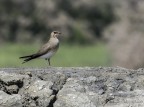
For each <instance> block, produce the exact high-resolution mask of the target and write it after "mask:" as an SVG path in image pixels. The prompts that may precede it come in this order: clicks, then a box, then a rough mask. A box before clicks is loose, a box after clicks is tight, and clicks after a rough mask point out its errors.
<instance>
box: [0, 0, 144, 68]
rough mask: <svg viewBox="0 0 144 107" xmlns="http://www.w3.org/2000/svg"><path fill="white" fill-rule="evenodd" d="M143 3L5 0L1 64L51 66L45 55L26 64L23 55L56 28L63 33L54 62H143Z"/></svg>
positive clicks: (0, 10) (0, 16)
mask: <svg viewBox="0 0 144 107" xmlns="http://www.w3.org/2000/svg"><path fill="white" fill-rule="evenodd" d="M140 4H141V5H140ZM143 4H144V2H143V1H137V0H121V1H119V0H58V1H57V0H1V1H0V67H47V66H48V63H47V61H45V60H42V59H36V60H32V61H30V62H28V63H26V64H21V63H22V60H20V59H19V57H20V56H24V55H29V54H33V53H35V52H37V51H38V50H39V48H40V47H41V46H42V44H44V43H46V42H47V41H48V39H49V36H50V33H51V32H52V31H54V30H58V31H60V32H62V36H61V38H60V41H61V44H60V48H59V50H58V52H57V53H56V55H55V56H54V57H52V58H51V64H52V66H62V67H72V66H76V67H78V66H94V67H96V66H121V67H126V68H140V67H143V66H144V55H143V54H142V53H143V52H144V48H143V45H144V41H143V40H144V36H143V31H144V29H143V28H144V18H143V16H142V13H143V12H144V9H143V8H141V7H142V6H143ZM137 46H139V47H138V48H136V47H137Z"/></svg>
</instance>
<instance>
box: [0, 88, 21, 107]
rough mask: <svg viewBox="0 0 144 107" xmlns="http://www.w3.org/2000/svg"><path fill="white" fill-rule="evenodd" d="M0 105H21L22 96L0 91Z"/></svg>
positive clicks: (17, 106) (10, 106)
mask: <svg viewBox="0 0 144 107" xmlns="http://www.w3.org/2000/svg"><path fill="white" fill-rule="evenodd" d="M0 107H23V106H22V98H21V96H20V95H18V94H13V95H8V94H6V93H5V92H3V91H0Z"/></svg>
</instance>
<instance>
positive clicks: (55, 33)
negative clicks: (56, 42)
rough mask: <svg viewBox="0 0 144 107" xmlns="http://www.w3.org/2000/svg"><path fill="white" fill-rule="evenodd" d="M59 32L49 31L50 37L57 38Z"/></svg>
mask: <svg viewBox="0 0 144 107" xmlns="http://www.w3.org/2000/svg"><path fill="white" fill-rule="evenodd" d="M60 34H61V32H59V31H53V32H52V33H51V37H53V38H58V37H59V36H60Z"/></svg>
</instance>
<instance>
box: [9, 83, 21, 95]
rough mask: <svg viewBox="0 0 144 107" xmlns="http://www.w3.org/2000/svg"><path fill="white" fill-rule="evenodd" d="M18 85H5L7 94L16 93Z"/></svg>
mask: <svg viewBox="0 0 144 107" xmlns="http://www.w3.org/2000/svg"><path fill="white" fill-rule="evenodd" d="M18 90H19V88H18V86H17V85H10V86H6V91H7V93H9V94H18Z"/></svg>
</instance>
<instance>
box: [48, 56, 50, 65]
mask: <svg viewBox="0 0 144 107" xmlns="http://www.w3.org/2000/svg"><path fill="white" fill-rule="evenodd" d="M48 63H49V66H50V58H49V59H48Z"/></svg>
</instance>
